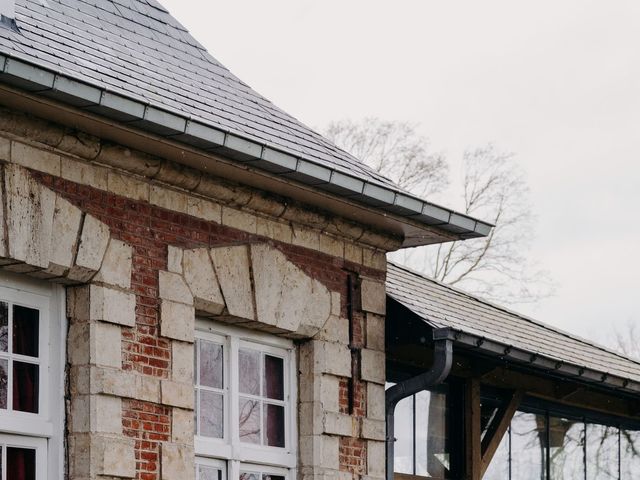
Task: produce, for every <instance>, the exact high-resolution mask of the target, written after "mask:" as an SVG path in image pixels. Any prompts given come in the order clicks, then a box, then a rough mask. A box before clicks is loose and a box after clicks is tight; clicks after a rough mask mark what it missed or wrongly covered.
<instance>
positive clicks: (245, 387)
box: [238, 349, 260, 395]
mask: <svg viewBox="0 0 640 480" xmlns="http://www.w3.org/2000/svg"><path fill="white" fill-rule="evenodd" d="M238 374H239V376H240V386H239V388H240V392H241V393H248V394H249V395H260V352H257V351H255V350H245V349H241V350H240V351H239V353H238Z"/></svg>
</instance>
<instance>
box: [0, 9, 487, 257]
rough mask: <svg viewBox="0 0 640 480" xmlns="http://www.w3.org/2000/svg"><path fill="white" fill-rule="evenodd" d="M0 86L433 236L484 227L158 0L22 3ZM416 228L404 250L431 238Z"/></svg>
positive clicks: (5, 32) (3, 40) (3, 54)
mask: <svg viewBox="0 0 640 480" xmlns="http://www.w3.org/2000/svg"><path fill="white" fill-rule="evenodd" d="M16 21H17V25H18V27H19V29H20V31H19V32H15V31H12V30H9V29H0V67H1V68H0V82H4V83H6V84H10V85H12V86H14V87H17V88H19V89H21V90H24V91H28V92H30V93H32V94H34V95H37V96H42V97H47V98H49V99H53V100H55V101H59V102H62V103H64V104H66V105H70V106H73V107H75V108H78V109H82V110H85V111H89V112H92V113H94V114H97V115H99V116H101V117H105V118H108V119H111V120H114V121H116V122H119V123H122V124H126V125H127V126H131V127H134V128H136V129H140V130H142V131H145V132H148V133H151V134H153V135H157V136H160V137H163V138H167V139H170V140H172V141H175V142H179V143H182V144H184V145H188V146H189V147H193V148H197V149H199V150H204V151H206V152H212V153H216V154H219V155H223V156H225V157H228V158H231V159H233V160H235V161H237V162H239V163H241V164H246V165H250V166H251V167H252V168H257V169H260V170H263V171H266V172H269V173H270V174H273V175H275V176H277V177H280V178H282V179H283V180H285V179H286V180H289V181H294V182H299V183H301V184H304V185H306V186H310V187H311V188H313V189H317V190H320V191H322V192H325V193H327V194H330V195H333V196H336V197H338V198H344V199H348V200H349V201H351V202H356V203H359V204H362V205H364V206H367V207H370V208H371V209H372V210H375V211H378V212H379V213H380V214H381V215H385V216H390V217H393V218H397V219H399V221H400V222H402V221H406V220H408V221H409V222H410V223H411V224H412V225H413V226H415V225H418V226H420V225H422V226H423V227H424V228H425V229H426V230H430V231H431V232H433V230H434V229H435V230H440V231H442V232H444V235H443V238H442V239H441V241H445V240H450V239H467V238H474V237H482V236H485V235H487V234H488V233H489V232H490V230H491V227H492V225H491V224H489V223H486V222H482V221H479V220H476V219H474V218H471V217H468V216H466V215H462V214H459V213H456V212H454V211H452V210H450V209H447V208H443V207H440V206H437V205H434V204H432V203H430V202H427V201H424V200H422V199H420V198H418V197H416V196H414V195H412V194H410V193H408V192H406V191H403V190H401V189H400V188H399V187H397V186H396V185H394V184H393V183H392V182H391V181H389V180H388V179H386V178H384V177H382V176H381V175H379V174H378V173H377V172H375V171H373V170H372V169H370V168H369V167H367V166H366V165H364V164H363V163H361V162H360V161H358V160H357V159H355V158H354V157H353V156H351V155H350V154H348V153H347V152H344V151H342V150H340V149H339V148H337V147H336V146H335V145H333V144H331V143H330V142H329V141H328V140H326V139H325V138H323V137H322V136H321V135H319V134H317V133H316V132H314V131H313V130H311V129H310V128H308V127H306V126H305V125H303V124H302V123H301V122H299V121H298V120H296V119H295V118H293V117H291V116H290V115H288V114H286V113H285V112H283V111H281V110H280V109H278V108H277V107H276V106H275V105H273V104H272V103H271V102H269V101H268V100H266V99H265V98H264V97H262V96H260V95H259V94H258V93H256V92H255V91H253V90H252V89H251V88H250V87H248V86H247V85H246V84H244V83H243V82H242V81H240V80H239V79H238V78H237V77H235V76H234V75H233V74H231V72H229V70H227V69H226V68H225V67H224V66H223V65H221V64H220V63H219V62H218V61H217V60H215V59H214V58H213V57H211V55H209V53H208V52H207V51H206V50H205V49H204V48H203V47H202V46H201V45H200V44H198V42H196V40H195V39H193V37H191V36H190V35H189V33H188V32H187V31H186V30H185V29H184V27H182V26H181V25H180V24H179V23H178V22H177V21H176V20H175V19H173V17H171V15H169V13H168V12H167V11H166V10H165V9H164V8H163V7H162V6H161V5H160V4H158V3H157V2H156V1H154V0H111V1H101V0H48V2H46V3H43V2H40V1H37V0H18V1H17V5H16ZM433 241H434V238H433V235H427V236H424V238H422V237H421V235H419V234H416V233H414V234H413V235H412V236H410V237H407V239H406V240H405V244H404V246H415V245H419V244H421V243H433Z"/></svg>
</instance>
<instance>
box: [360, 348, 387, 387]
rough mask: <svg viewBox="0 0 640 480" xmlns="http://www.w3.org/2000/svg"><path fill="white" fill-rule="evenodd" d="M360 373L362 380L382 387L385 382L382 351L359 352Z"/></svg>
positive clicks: (366, 350) (368, 350)
mask: <svg viewBox="0 0 640 480" xmlns="http://www.w3.org/2000/svg"><path fill="white" fill-rule="evenodd" d="M360 373H361V378H362V380H365V381H367V382H374V383H380V384H382V385H384V383H385V381H386V370H385V353H384V351H382V352H380V351H377V350H370V349H368V348H364V349H362V350H361V351H360Z"/></svg>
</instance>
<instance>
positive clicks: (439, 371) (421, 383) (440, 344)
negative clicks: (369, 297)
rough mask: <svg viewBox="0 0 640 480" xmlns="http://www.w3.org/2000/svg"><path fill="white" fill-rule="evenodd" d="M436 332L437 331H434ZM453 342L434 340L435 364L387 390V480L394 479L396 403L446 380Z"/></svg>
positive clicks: (441, 339) (449, 367)
mask: <svg viewBox="0 0 640 480" xmlns="http://www.w3.org/2000/svg"><path fill="white" fill-rule="evenodd" d="M434 333H435V332H434ZM452 360H453V343H452V341H451V340H450V339H448V338H440V339H435V340H434V355H433V365H432V366H431V369H430V370H428V371H426V372H424V373H421V374H420V375H417V376H415V377H412V378H409V379H407V380H405V381H404V382H400V383H397V384H395V385H394V386H393V387H391V388H390V389H389V390H387V391H386V392H385V412H386V422H387V438H386V452H385V453H386V474H385V475H386V480H393V473H394V472H393V460H394V450H395V440H396V439H395V432H394V417H395V410H396V405H397V404H398V402H399V401H400V400H402V399H403V398H406V397H408V396H410V395H413V394H415V393H418V392H420V391H422V390H427V389H429V388H430V387H433V386H435V385H438V384H440V383H442V382H443V381H444V379H445V378H447V376H448V375H449V372H450V371H451V364H452Z"/></svg>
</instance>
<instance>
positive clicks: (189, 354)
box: [171, 341, 195, 383]
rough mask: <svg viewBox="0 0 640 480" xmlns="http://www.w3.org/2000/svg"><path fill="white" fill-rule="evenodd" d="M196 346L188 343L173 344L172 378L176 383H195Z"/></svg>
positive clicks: (175, 342)
mask: <svg viewBox="0 0 640 480" xmlns="http://www.w3.org/2000/svg"><path fill="white" fill-rule="evenodd" d="M194 353H195V350H194V345H193V343H186V342H177V341H174V342H171V378H173V380H176V381H183V382H189V383H191V382H193V373H194V372H193V359H194Z"/></svg>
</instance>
